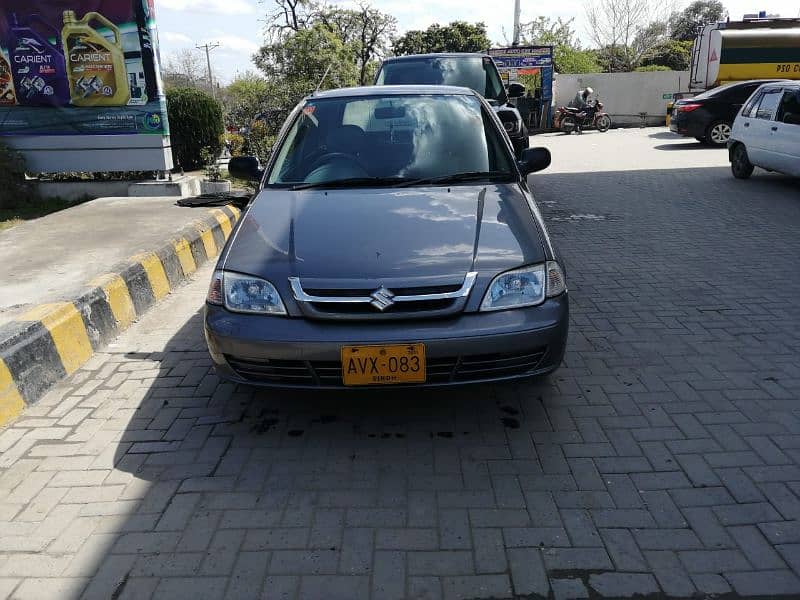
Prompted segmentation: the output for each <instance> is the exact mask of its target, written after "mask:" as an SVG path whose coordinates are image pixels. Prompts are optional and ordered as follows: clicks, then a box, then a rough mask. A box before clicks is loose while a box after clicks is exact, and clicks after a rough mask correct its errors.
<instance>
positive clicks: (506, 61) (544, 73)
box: [489, 46, 553, 128]
mask: <svg viewBox="0 0 800 600" xmlns="http://www.w3.org/2000/svg"><path fill="white" fill-rule="evenodd" d="M489 55H490V56H491V57H492V60H494V62H495V64H496V65H497V70H498V71H500V77H501V78H502V79H503V82H504V83H505V84H506V85H508V84H509V83H511V82H514V81H517V80H518V78H519V76H520V75H539V76H540V79H539V83H538V86H539V89H538V90H535V91H534V94H533V95H534V97H535V100H536V102H535V104H536V105H537V106H538V108H536V110H535V112H536V113H537V115H536V117H535V120H536V124H535V125H534V127H536V128H545V127H549V126H550V120H551V115H550V112H551V104H552V101H553V47H552V46H511V47H510V48H491V49H490V50H489ZM529 91H530V90H529ZM518 102H519V101H518Z"/></svg>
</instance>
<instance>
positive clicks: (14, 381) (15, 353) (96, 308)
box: [0, 206, 240, 427]
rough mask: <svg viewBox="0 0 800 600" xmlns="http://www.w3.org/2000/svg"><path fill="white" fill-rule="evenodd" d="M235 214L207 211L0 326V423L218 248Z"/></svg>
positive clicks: (234, 210) (70, 370)
mask: <svg viewBox="0 0 800 600" xmlns="http://www.w3.org/2000/svg"><path fill="white" fill-rule="evenodd" d="M239 217H240V211H239V209H238V208H236V207H234V206H223V207H221V208H214V209H211V210H210V211H209V213H208V215H207V216H206V217H205V218H202V219H198V220H197V221H194V222H193V223H191V224H190V225H188V226H186V227H185V228H184V229H182V230H181V231H180V232H179V233H178V235H177V236H176V237H174V238H172V239H170V240H169V242H167V243H166V244H164V245H163V246H161V247H160V248H158V249H156V250H154V251H152V252H144V253H141V254H137V255H136V256H132V257H131V258H130V259H129V260H128V261H126V262H124V263H122V264H120V265H118V266H117V267H116V268H115V269H112V271H111V272H109V273H107V274H105V275H101V276H100V277H97V278H95V279H93V280H92V281H91V282H89V283H88V284H87V286H86V290H85V291H84V292H83V293H82V294H81V295H80V296H79V297H77V298H74V299H71V300H65V301H62V302H53V303H50V304H42V305H39V306H36V307H35V308H33V309H31V310H29V311H27V312H26V313H24V314H22V315H20V316H19V317H17V318H16V320H15V321H12V322H11V323H8V324H6V325H3V326H0V427H1V426H3V425H4V424H5V423H7V422H9V421H10V420H11V419H13V418H14V417H16V416H17V415H18V414H19V413H20V412H22V410H23V409H24V408H25V406H26V405H28V404H32V403H34V402H36V401H37V400H39V399H40V398H41V397H42V396H43V395H44V394H45V393H46V392H47V391H48V390H49V389H50V388H51V387H52V386H53V385H55V384H56V383H57V382H59V381H60V380H61V379H63V378H65V377H67V376H68V375H71V374H72V373H74V372H75V371H76V370H77V369H78V368H79V367H81V366H82V365H83V364H84V363H85V362H86V361H88V360H89V358H91V356H92V354H93V353H94V352H96V351H98V350H100V349H101V348H103V347H104V346H105V345H106V344H108V342H109V341H111V340H112V339H113V338H114V337H116V336H117V335H118V334H119V333H120V332H122V331H123V330H125V329H126V328H127V327H128V326H129V325H130V324H131V323H133V321H134V320H136V319H137V318H138V317H140V316H141V315H142V314H143V313H144V312H145V311H146V310H147V309H149V308H150V307H151V306H153V305H154V304H155V303H157V302H158V301H159V300H161V299H162V298H163V297H164V296H166V295H167V294H169V293H170V291H172V290H173V289H175V287H176V286H178V285H179V284H180V283H181V282H182V281H184V280H185V279H186V278H187V277H189V275H191V274H192V273H194V272H195V271H196V270H197V268H198V267H199V266H200V265H202V264H203V263H205V262H206V261H209V260H212V259H214V258H215V257H216V256H217V255H218V254H219V253H220V252H222V249H223V247H224V246H225V243H226V241H227V240H228V238H229V237H230V235H231V233H232V231H233V229H234V226H235V225H236V223H237V221H238V220H239Z"/></svg>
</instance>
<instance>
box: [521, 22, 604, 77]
mask: <svg viewBox="0 0 800 600" xmlns="http://www.w3.org/2000/svg"><path fill="white" fill-rule="evenodd" d="M574 21H575V19H569V20H567V21H564V20H563V19H561V18H559V19H557V20H555V21H553V20H552V19H549V18H548V17H542V16H540V17H537V18H536V19H535V20H533V21H530V22H528V23H523V24H521V25H520V36H521V40H522V42H523V44H532V45H544V46H553V61H554V62H555V68H556V70H557V71H558V72H559V73H597V72H598V71H600V65H599V64H598V62H597V56H596V54H595V53H594V52H593V51H591V50H583V49H582V48H581V44H580V41H578V39H577V38H576V36H575V31H574V30H573V29H572V23H573V22H574Z"/></svg>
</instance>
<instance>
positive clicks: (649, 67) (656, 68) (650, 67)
mask: <svg viewBox="0 0 800 600" xmlns="http://www.w3.org/2000/svg"><path fill="white" fill-rule="evenodd" d="M635 71H636V72H637V73H651V72H654V71H672V69H670V68H669V67H666V66H664V65H647V66H646V67H636V69H635Z"/></svg>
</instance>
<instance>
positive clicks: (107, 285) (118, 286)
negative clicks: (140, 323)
mask: <svg viewBox="0 0 800 600" xmlns="http://www.w3.org/2000/svg"><path fill="white" fill-rule="evenodd" d="M89 285H92V286H94V287H100V288H102V289H103V292H104V293H105V295H106V300H107V301H108V305H109V306H110V307H111V312H112V313H113V315H114V319H116V321H117V326H118V328H119V330H120V331H121V330H123V329H127V328H128V327H129V326H130V324H131V323H133V321H134V320H135V319H136V309H135V308H134V307H133V300H131V295H130V292H128V286H127V285H125V281H124V280H123V279H122V277H120V276H119V275H117V274H115V273H109V274H108V275H101V276H100V277H97V278H96V279H93V280H92V281H91V282H90V284H89Z"/></svg>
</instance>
